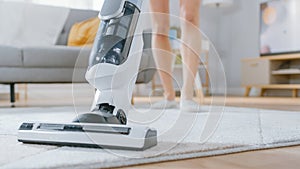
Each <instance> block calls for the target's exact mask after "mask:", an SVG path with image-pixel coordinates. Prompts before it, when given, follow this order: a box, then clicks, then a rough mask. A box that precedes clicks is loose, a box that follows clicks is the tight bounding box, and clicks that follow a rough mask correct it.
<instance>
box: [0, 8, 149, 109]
mask: <svg viewBox="0 0 300 169" xmlns="http://www.w3.org/2000/svg"><path fill="white" fill-rule="evenodd" d="M97 15H98V12H97V11H90V10H78V9H71V11H70V13H69V16H68V19H67V22H66V23H65V26H64V29H63V31H62V33H61V35H60V37H59V39H58V41H57V43H56V45H54V46H47V47H42V46H36V47H12V46H1V45H0V72H1V73H0V84H8V85H10V96H11V98H10V101H11V103H12V106H13V105H14V102H15V88H14V86H15V84H17V83H72V82H73V83H83V82H86V81H85V78H84V74H85V72H86V68H87V66H88V57H89V54H90V49H88V48H85V49H84V48H79V47H68V46H66V44H67V39H68V34H69V32H70V29H71V27H72V25H73V24H74V23H76V22H80V21H83V20H86V19H88V18H91V17H96V16H97ZM144 41H145V43H144V49H147V50H144V52H143V56H142V63H141V66H142V67H141V68H140V69H141V70H143V71H142V72H141V73H139V75H138V80H137V82H138V83H148V82H149V81H150V80H151V79H152V76H153V74H154V72H155V70H153V69H145V68H146V67H154V61H153V58H152V53H151V50H149V49H150V48H151V33H149V32H148V33H145V34H144ZM74 68H75V69H74ZM74 70H75V71H74ZM74 72H76V76H74Z"/></svg>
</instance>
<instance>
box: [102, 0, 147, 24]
mask: <svg viewBox="0 0 300 169" xmlns="http://www.w3.org/2000/svg"><path fill="white" fill-rule="evenodd" d="M126 1H127V2H130V3H132V4H134V5H135V6H136V7H137V8H138V9H139V10H140V9H141V7H142V3H143V1H142V0H105V1H104V3H103V6H102V9H101V10H100V12H99V18H100V19H101V20H109V19H112V18H118V17H120V16H122V13H123V8H124V5H125V2H126Z"/></svg>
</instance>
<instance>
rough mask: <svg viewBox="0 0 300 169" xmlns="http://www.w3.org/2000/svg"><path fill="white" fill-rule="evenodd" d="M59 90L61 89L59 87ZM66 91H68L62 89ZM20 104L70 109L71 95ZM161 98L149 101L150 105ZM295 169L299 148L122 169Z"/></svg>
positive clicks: (285, 101) (244, 101)
mask: <svg viewBox="0 0 300 169" xmlns="http://www.w3.org/2000/svg"><path fill="white" fill-rule="evenodd" d="M60 88H62V87H61V86H60ZM65 90H69V88H67V87H66V88H65V89H64V91H65ZM20 95H21V96H20V98H21V99H20V100H19V101H18V102H17V103H16V105H17V106H18V107H34V106H38V107H40V106H45V107H50V106H71V105H73V99H72V94H71V92H70V91H68V92H67V93H66V92H65V93H64V92H62V91H61V90H58V89H57V88H54V87H53V88H50V89H49V88H47V90H44V89H40V90H37V91H31V90H30V91H29V96H28V99H27V100H24V97H22V91H21V94H20ZM153 99H154V100H158V99H160V98H152V99H151V101H153ZM211 99H212V98H210V97H207V98H205V102H204V103H205V104H209V103H210V102H211ZM91 100H92V98H89V97H88V96H87V95H85V94H83V96H81V97H80V98H77V99H76V103H77V105H84V106H88V105H90V103H91ZM147 101H149V98H135V103H136V104H139V103H143V102H147ZM217 102H219V104H222V99H221V98H217ZM226 105H227V106H237V107H252V108H264V109H276V110H290V111H296V112H297V111H299V113H300V99H294V98H255V97H250V98H244V97H227V98H226ZM9 106H10V104H9V102H8V101H7V100H3V99H1V98H0V108H9ZM299 124H300V122H299ZM129 168H130V169H169V168H170V169H171V168H172V169H182V168H188V169H298V168H300V146H296V147H288V148H278V149H270V150H262V151H252V152H246V153H237V154H230V155H222V156H216V157H206V158H196V159H188V160H180V161H170V162H162V163H156V164H147V165H139V166H134V167H133V166H131V167H125V168H124V169H129Z"/></svg>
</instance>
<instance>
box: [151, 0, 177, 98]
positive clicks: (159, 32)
mask: <svg viewBox="0 0 300 169" xmlns="http://www.w3.org/2000/svg"><path fill="white" fill-rule="evenodd" d="M150 9H151V12H153V14H152V27H153V36H152V48H153V55H154V60H155V62H156V67H157V69H158V73H159V76H160V79H161V82H162V85H163V88H164V95H165V98H166V99H167V100H170V101H172V100H174V99H175V91H174V87H173V80H172V64H173V63H172V61H173V59H172V53H171V45H170V41H169V29H170V28H169V27H170V26H169V25H170V18H169V0H151V1H150Z"/></svg>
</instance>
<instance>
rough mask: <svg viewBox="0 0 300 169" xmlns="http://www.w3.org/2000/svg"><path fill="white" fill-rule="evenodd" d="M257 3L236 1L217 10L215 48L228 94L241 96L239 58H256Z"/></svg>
mask: <svg viewBox="0 0 300 169" xmlns="http://www.w3.org/2000/svg"><path fill="white" fill-rule="evenodd" d="M259 4H260V2H259V0H235V1H234V5H233V6H232V7H229V8H220V9H219V10H220V11H219V14H218V20H219V22H220V23H219V27H218V30H217V32H216V34H217V40H216V41H217V43H216V47H217V50H218V52H219V53H220V56H221V59H222V61H223V64H224V67H225V73H226V77H227V86H228V94H235V95H241V94H243V90H244V89H243V88H241V59H242V58H246V57H258V56H259Z"/></svg>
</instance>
